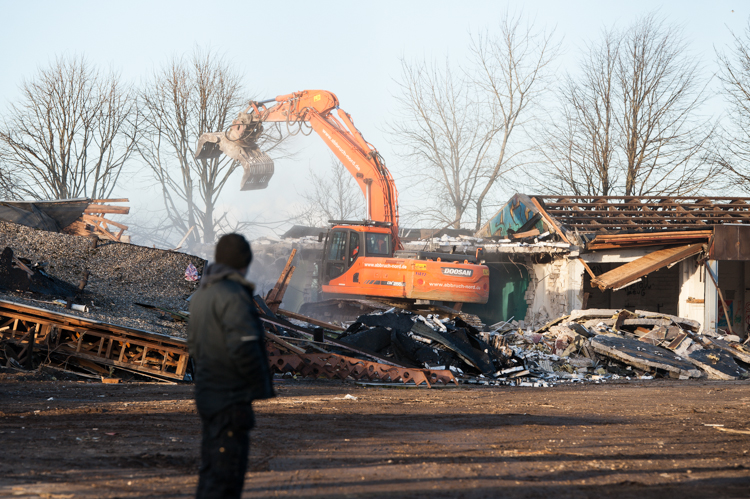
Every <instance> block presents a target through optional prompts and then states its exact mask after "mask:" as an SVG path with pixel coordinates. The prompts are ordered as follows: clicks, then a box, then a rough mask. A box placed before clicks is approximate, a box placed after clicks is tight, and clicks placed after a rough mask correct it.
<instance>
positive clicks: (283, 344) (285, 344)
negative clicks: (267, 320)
mask: <svg viewBox="0 0 750 499" xmlns="http://www.w3.org/2000/svg"><path fill="white" fill-rule="evenodd" d="M266 337H267V338H268V339H269V340H271V341H273V342H274V343H276V344H277V345H279V346H281V347H282V348H285V349H287V350H289V351H290V352H294V353H299V354H303V353H307V351H306V350H305V349H304V348H300V347H296V346H294V345H292V344H291V343H289V342H287V341H284V340H283V339H281V338H279V337H278V336H276V335H275V334H273V333H272V332H270V331H266Z"/></svg>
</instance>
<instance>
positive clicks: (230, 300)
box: [188, 234, 274, 499]
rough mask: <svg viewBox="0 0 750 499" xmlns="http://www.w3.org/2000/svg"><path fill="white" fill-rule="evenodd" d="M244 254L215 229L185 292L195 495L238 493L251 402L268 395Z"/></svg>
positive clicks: (244, 245) (236, 239)
mask: <svg viewBox="0 0 750 499" xmlns="http://www.w3.org/2000/svg"><path fill="white" fill-rule="evenodd" d="M252 258H253V255H252V251H251V250H250V244H249V243H248V242H247V240H246V239H245V238H244V237H242V236H241V235H239V234H227V235H224V236H222V237H221V238H220V239H219V242H218V243H217V244H216V253H215V258H214V263H213V264H211V265H209V266H208V267H207V268H206V270H205V271H204V275H203V277H202V279H201V282H200V287H199V288H198V291H196V292H195V294H194V295H193V297H192V298H191V299H190V320H189V322H188V349H189V351H190V356H191V357H192V358H193V361H194V363H195V403H196V406H197V407H198V413H199V415H200V418H201V430H202V443H201V466H200V476H199V479H198V489H197V492H196V498H197V499H213V498H216V499H218V498H222V499H225V498H239V497H240V496H241V495H242V487H243V484H244V481H245V472H246V471H247V461H248V452H249V449H250V430H251V429H252V428H253V426H255V417H254V415H253V409H252V402H253V400H259V399H266V398H271V397H273V396H274V391H273V386H272V383H271V379H272V378H271V372H270V369H269V365H268V358H267V355H266V347H265V338H264V332H263V326H262V325H261V322H260V319H259V318H258V311H257V309H256V307H255V304H254V302H253V292H254V287H253V284H252V283H250V282H248V281H247V280H246V279H245V275H246V274H247V269H248V267H249V265H250V262H251V261H252Z"/></svg>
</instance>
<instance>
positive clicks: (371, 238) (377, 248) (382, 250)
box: [365, 234, 391, 256]
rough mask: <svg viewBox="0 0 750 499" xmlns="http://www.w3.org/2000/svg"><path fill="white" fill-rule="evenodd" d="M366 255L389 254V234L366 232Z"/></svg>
mask: <svg viewBox="0 0 750 499" xmlns="http://www.w3.org/2000/svg"><path fill="white" fill-rule="evenodd" d="M365 238H366V240H367V256H391V235H390V234H367V235H366V236H365Z"/></svg>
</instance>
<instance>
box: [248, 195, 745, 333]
mask: <svg viewBox="0 0 750 499" xmlns="http://www.w3.org/2000/svg"><path fill="white" fill-rule="evenodd" d="M305 230H307V232H305ZM316 231H317V232H318V233H319V232H321V231H323V229H302V228H296V229H294V230H293V231H290V233H289V236H292V237H287V238H284V237H282V238H261V239H259V240H256V241H254V243H253V248H254V250H255V251H256V257H257V258H259V259H260V261H262V262H263V265H259V266H258V268H259V269H265V272H266V273H267V274H268V276H263V275H259V274H257V273H256V274H254V275H252V276H251V277H252V278H253V279H254V280H256V281H257V282H258V283H259V285H260V287H261V289H268V286H269V285H272V283H273V282H274V281H275V279H276V276H278V273H279V271H280V270H281V266H283V262H284V261H285V259H286V256H288V254H289V251H290V250H291V248H293V247H294V248H298V249H299V250H300V253H299V254H298V260H297V263H298V267H299V268H298V271H297V273H296V274H295V276H294V278H293V279H292V283H291V285H290V290H289V293H288V295H287V298H286V299H287V300H288V301H287V302H285V308H287V309H289V310H297V309H298V308H299V306H300V305H301V304H302V303H305V302H309V301H316V300H317V299H319V297H318V296H317V295H316V281H315V265H316V262H317V261H319V259H320V254H321V252H322V250H323V242H322V239H321V238H320V237H317V236H316V234H315V232H316ZM402 239H403V242H404V247H405V249H406V250H412V251H419V250H426V251H431V252H438V253H440V252H444V253H460V254H466V255H472V256H473V255H476V254H477V251H478V250H479V251H480V252H481V255H482V257H481V258H482V260H484V262H485V263H486V265H487V266H488V267H489V268H490V298H489V300H488V302H487V303H486V304H484V305H482V304H465V305H464V307H463V308H462V310H463V311H465V312H468V313H471V314H475V315H477V316H479V317H480V318H481V319H482V320H483V321H484V322H485V323H487V324H493V323H496V322H499V321H516V322H517V323H519V324H521V326H523V327H529V328H536V327H539V326H541V325H543V324H545V323H546V322H548V321H550V320H552V319H554V318H556V317H560V316H563V315H567V314H569V313H570V312H571V311H572V310H576V309H587V308H598V309H630V310H636V309H638V310H644V311H650V312H659V313H665V314H670V315H675V316H680V317H685V318H689V319H691V320H694V321H697V322H699V323H700V324H701V325H702V327H703V328H704V329H706V330H710V331H716V330H717V329H719V330H726V331H727V332H731V333H734V334H737V335H738V336H740V337H743V338H744V337H746V336H747V329H748V324H749V323H750V294H748V293H750V292H748V291H746V288H750V285H746V282H747V283H750V265H748V264H747V263H746V262H748V260H750V198H729V197H721V198H718V197H716V198H709V197H613V196H609V197H601V196H600V197H585V196H584V197H575V196H567V197H561V196H528V195H524V194H516V195H514V196H513V197H511V199H510V200H509V201H508V202H507V203H505V204H504V205H503V206H502V207H501V208H500V209H499V210H498V212H497V213H496V214H495V215H493V216H492V217H491V218H490V219H489V220H488V222H487V223H486V224H485V225H484V226H483V227H482V228H481V229H480V231H478V232H477V233H476V234H471V235H470V234H467V233H460V232H455V231H454V232H451V233H449V232H447V231H445V232H443V233H437V234H435V233H434V232H432V233H426V232H425V231H422V230H414V229H412V230H410V229H404V230H403V232H402ZM256 272H257V270H256Z"/></svg>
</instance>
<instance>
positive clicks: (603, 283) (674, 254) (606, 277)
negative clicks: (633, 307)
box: [591, 244, 704, 291]
mask: <svg viewBox="0 0 750 499" xmlns="http://www.w3.org/2000/svg"><path fill="white" fill-rule="evenodd" d="M703 250H704V245H703V244H691V245H687V246H676V247H673V248H666V249H663V250H659V251H654V252H653V253H649V254H648V255H645V256H642V257H641V258H638V259H637V260H633V261H632V262H628V263H626V264H625V265H622V266H620V267H617V268H616V269H612V270H610V271H609V272H606V273H604V274H602V275H600V276H598V277H596V278H594V279H591V284H592V285H593V286H596V287H598V288H599V289H600V290H602V291H604V290H606V289H618V288H621V287H623V286H625V285H627V284H630V283H633V282H635V281H637V280H638V279H640V278H641V277H643V276H645V275H647V274H650V273H651V272H655V271H657V270H659V269H661V268H663V267H666V266H667V265H671V264H673V263H677V262H679V261H682V260H684V259H686V258H689V257H691V256H693V255H697V254H698V253H700V252H701V251H703Z"/></svg>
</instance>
